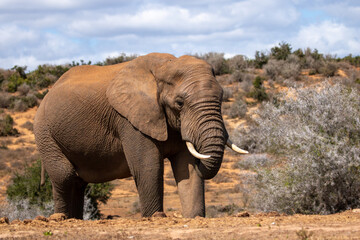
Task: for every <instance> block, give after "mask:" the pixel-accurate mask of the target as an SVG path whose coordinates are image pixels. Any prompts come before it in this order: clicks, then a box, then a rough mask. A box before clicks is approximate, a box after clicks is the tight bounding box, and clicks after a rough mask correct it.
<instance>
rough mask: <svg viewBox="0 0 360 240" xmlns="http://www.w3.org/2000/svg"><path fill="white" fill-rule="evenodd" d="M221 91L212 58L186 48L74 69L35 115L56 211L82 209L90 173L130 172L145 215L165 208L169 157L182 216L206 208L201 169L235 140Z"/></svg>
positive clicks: (74, 213)
mask: <svg viewBox="0 0 360 240" xmlns="http://www.w3.org/2000/svg"><path fill="white" fill-rule="evenodd" d="M221 101H222V88H221V86H220V85H219V83H218V82H217V81H216V79H215V76H214V73H213V70H212V68H211V66H210V65H209V64H207V63H206V62H204V61H202V60H199V59H196V58H194V57H190V56H182V57H180V58H176V57H174V56H172V55H170V54H160V53H151V54H148V55H145V56H141V57H138V58H136V59H134V60H132V61H130V62H125V63H121V64H116V65H111V66H85V65H84V66H78V67H74V68H72V69H70V70H69V71H68V72H66V73H65V74H64V75H63V76H62V77H61V78H60V79H59V80H58V81H57V82H56V84H55V85H54V86H53V87H52V88H51V89H50V91H49V93H48V94H47V95H46V96H45V98H44V100H43V101H42V102H41V104H40V106H39V109H38V110H37V113H36V116H35V123H34V133H35V138H36V143H37V146H38V149H39V152H40V154H41V158H42V165H43V166H44V168H45V170H46V171H47V173H48V175H49V177H50V180H51V182H52V186H53V198H54V204H55V212H57V213H64V214H66V215H67V216H68V217H74V218H82V216H83V204H84V189H85V187H86V185H87V183H100V182H105V181H110V180H113V179H120V178H127V177H130V176H133V178H134V180H135V183H136V187H137V190H138V193H139V199H140V205H141V214H142V216H151V215H153V214H154V213H155V212H161V211H163V175H164V173H163V172H164V159H165V158H168V159H169V160H170V162H171V167H172V170H173V173H174V177H175V180H176V183H177V187H178V192H179V196H180V200H181V205H182V212H183V216H185V217H195V216H205V202H204V179H210V178H213V177H214V176H215V175H216V173H217V172H218V171H219V168H220V165H221V162H222V158H223V153H224V148H225V144H226V143H228V144H229V145H230V146H231V142H230V141H228V133H227V131H226V129H225V126H224V122H223V119H222V116H221ZM232 146H233V149H234V150H237V151H239V152H245V151H241V150H240V149H238V148H236V146H235V145H232Z"/></svg>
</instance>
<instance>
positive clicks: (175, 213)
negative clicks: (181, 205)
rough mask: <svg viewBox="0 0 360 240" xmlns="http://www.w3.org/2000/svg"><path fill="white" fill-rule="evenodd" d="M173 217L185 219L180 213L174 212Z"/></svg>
mask: <svg viewBox="0 0 360 240" xmlns="http://www.w3.org/2000/svg"><path fill="white" fill-rule="evenodd" d="M173 216H174V217H176V218H182V217H183V216H182V214H181V213H178V212H174V214H173Z"/></svg>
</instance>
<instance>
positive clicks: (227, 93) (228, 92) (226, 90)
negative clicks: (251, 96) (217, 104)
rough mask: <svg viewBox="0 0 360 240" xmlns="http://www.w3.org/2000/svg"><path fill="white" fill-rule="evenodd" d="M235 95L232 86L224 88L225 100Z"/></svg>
mask: <svg viewBox="0 0 360 240" xmlns="http://www.w3.org/2000/svg"><path fill="white" fill-rule="evenodd" d="M232 97H233V90H232V88H230V87H224V88H223V101H224V102H228V101H229V99H230V98H232Z"/></svg>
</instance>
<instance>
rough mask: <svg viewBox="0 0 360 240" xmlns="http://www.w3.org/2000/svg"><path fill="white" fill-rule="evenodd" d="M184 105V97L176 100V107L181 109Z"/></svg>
mask: <svg viewBox="0 0 360 240" xmlns="http://www.w3.org/2000/svg"><path fill="white" fill-rule="evenodd" d="M183 106H184V100H182V99H176V100H175V107H176V108H177V109H181V108H182V107H183Z"/></svg>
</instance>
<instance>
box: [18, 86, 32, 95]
mask: <svg viewBox="0 0 360 240" xmlns="http://www.w3.org/2000/svg"><path fill="white" fill-rule="evenodd" d="M17 91H18V92H20V94H21V95H23V96H25V95H26V94H28V92H29V91H30V86H29V85H27V84H26V83H23V84H21V85H20V86H19V87H18V88H17Z"/></svg>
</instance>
